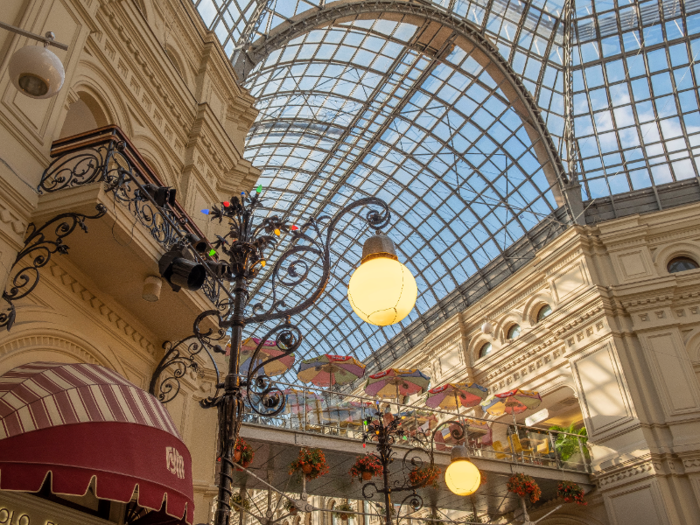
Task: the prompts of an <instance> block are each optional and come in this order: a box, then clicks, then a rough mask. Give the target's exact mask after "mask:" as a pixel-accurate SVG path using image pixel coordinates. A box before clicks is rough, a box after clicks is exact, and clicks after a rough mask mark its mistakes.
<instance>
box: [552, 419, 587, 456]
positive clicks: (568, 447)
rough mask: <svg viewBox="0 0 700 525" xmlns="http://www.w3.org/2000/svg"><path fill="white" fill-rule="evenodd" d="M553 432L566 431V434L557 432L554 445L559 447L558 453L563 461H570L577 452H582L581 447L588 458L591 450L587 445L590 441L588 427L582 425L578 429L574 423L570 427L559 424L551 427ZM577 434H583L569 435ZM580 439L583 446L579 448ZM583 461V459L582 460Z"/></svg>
mask: <svg viewBox="0 0 700 525" xmlns="http://www.w3.org/2000/svg"><path fill="white" fill-rule="evenodd" d="M549 430H550V431H552V432H566V434H557V437H556V439H555V441H554V447H555V448H556V449H557V454H558V455H559V459H560V460H561V461H568V460H569V459H571V457H572V456H573V455H575V454H580V453H581V449H583V454H584V456H586V458H589V457H590V452H589V451H588V447H587V446H586V442H587V441H588V433H587V432H586V427H584V426H582V427H581V428H579V429H578V430H577V429H576V426H575V425H574V424H573V423H572V424H571V425H569V427H560V426H558V425H555V426H552V427H549ZM569 434H575V435H576V436H581V437H580V438H577V437H575V436H572V435H569ZM579 439H580V440H581V448H579V444H578V443H579ZM581 461H583V460H581Z"/></svg>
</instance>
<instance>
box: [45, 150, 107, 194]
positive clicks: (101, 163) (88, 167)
mask: <svg viewBox="0 0 700 525" xmlns="http://www.w3.org/2000/svg"><path fill="white" fill-rule="evenodd" d="M114 148H115V143H114V142H109V143H107V144H100V145H97V146H95V147H93V148H86V149H81V150H79V151H76V152H72V153H70V154H66V155H62V156H60V157H58V158H57V159H56V160H54V161H53V162H52V163H51V164H50V165H49V167H48V168H47V169H46V171H44V174H43V175H42V177H41V181H40V182H39V186H38V188H37V190H38V192H39V193H40V194H41V193H52V192H54V191H59V190H67V189H70V188H74V187H76V186H83V185H85V184H91V183H93V182H99V181H103V180H105V179H106V171H107V169H108V166H109V160H110V159H111V157H112V154H113V152H114Z"/></svg>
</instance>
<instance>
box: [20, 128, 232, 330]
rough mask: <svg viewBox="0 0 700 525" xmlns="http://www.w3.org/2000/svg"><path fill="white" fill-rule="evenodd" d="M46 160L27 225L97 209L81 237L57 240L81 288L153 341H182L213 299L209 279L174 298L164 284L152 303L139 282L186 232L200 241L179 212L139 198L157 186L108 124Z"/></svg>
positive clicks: (56, 146)
mask: <svg viewBox="0 0 700 525" xmlns="http://www.w3.org/2000/svg"><path fill="white" fill-rule="evenodd" d="M51 157H52V158H53V161H52V163H51V164H50V165H49V167H48V168H47V169H46V171H45V172H44V174H43V176H42V178H41V182H40V184H39V188H38V190H39V193H40V194H41V196H40V198H39V204H38V207H37V209H36V211H35V214H34V216H33V222H34V223H35V224H36V225H37V226H41V225H42V224H44V223H45V222H47V221H49V220H51V219H52V218H54V217H56V216H57V215H59V214H63V213H82V214H85V215H87V216H90V215H95V214H96V209H97V207H98V206H100V205H102V206H104V207H105V208H106V213H105V214H104V215H103V216H102V217H100V218H98V219H92V220H86V221H85V225H86V226H87V228H88V234H87V235H84V234H82V232H80V231H75V232H74V233H72V234H71V235H70V236H69V237H66V239H65V241H64V242H65V244H66V245H68V247H69V252H68V254H69V255H68V258H69V259H70V263H71V264H72V265H73V266H75V267H76V268H77V269H78V270H79V272H81V273H82V274H84V277H86V279H85V285H86V288H88V289H90V290H93V291H99V292H102V293H104V294H105V295H107V296H109V297H110V298H111V299H113V300H115V301H117V302H118V303H120V304H121V305H122V306H123V307H124V309H125V310H127V311H129V312H130V314H131V315H132V316H133V317H134V318H135V319H137V320H138V321H140V322H141V323H142V325H143V327H145V329H146V331H147V332H146V333H148V331H150V332H151V333H152V334H153V336H154V337H155V339H157V340H159V341H165V340H176V339H180V338H184V337H186V336H188V335H190V334H191V333H192V324H193V322H194V319H195V317H196V316H197V315H199V314H200V313H201V312H203V311H205V310H212V309H214V308H215V306H214V305H215V304H216V302H217V301H218V294H219V292H220V290H219V289H218V285H217V284H216V281H214V280H213V279H212V278H211V277H208V278H207V281H206V282H205V285H204V286H203V287H202V289H200V290H199V291H197V292H191V291H187V290H184V289H183V290H181V291H179V292H178V293H176V292H174V291H173V290H172V289H171V288H170V287H169V285H168V284H167V283H166V282H164V283H163V287H162V291H161V294H160V299H159V300H158V301H155V302H149V301H146V300H144V299H143V298H142V292H143V285H144V280H145V279H146V277H147V276H151V275H155V276H158V275H159V271H158V261H159V259H160V258H161V256H162V255H163V253H165V252H166V251H167V250H168V249H169V248H170V247H171V246H172V245H173V244H176V243H178V242H180V241H181V240H182V239H183V237H184V236H185V235H187V234H194V235H196V236H197V237H199V238H202V239H204V235H203V234H202V232H201V231H200V230H199V229H198V228H197V226H196V225H195V224H194V223H193V221H192V220H191V218H190V217H189V216H188V215H187V213H186V212H185V211H184V209H183V208H182V206H180V205H179V203H175V204H174V205H172V206H171V205H169V204H166V205H165V206H163V207H160V206H157V205H156V204H155V203H154V202H153V201H152V199H150V198H149V197H148V196H147V194H146V192H145V191H144V190H143V186H144V185H145V184H154V185H156V186H163V183H162V182H161V180H160V178H159V177H158V176H157V175H156V174H155V173H154V172H153V170H152V169H151V168H150V167H149V166H148V164H147V163H146V162H145V161H144V159H143V158H142V157H141V155H140V154H139V152H138V150H137V149H136V148H135V147H134V145H133V144H132V143H131V142H130V141H129V139H128V138H127V137H126V136H125V135H124V133H123V132H122V131H121V130H120V129H119V128H118V127H116V126H107V127H104V128H100V129H96V130H94V131H90V132H87V133H83V134H80V135H75V136H72V137H67V138H64V139H61V140H58V141H56V142H54V143H53V146H52V149H51ZM81 282H82V279H81ZM212 328H213V327H212Z"/></svg>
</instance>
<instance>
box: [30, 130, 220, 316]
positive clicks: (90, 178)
mask: <svg viewBox="0 0 700 525" xmlns="http://www.w3.org/2000/svg"><path fill="white" fill-rule="evenodd" d="M51 157H52V158H53V159H54V160H53V161H52V162H51V164H50V165H49V166H48V168H46V170H45V171H44V173H43V174H42V177H41V181H40V182H39V186H38V188H37V190H38V192H39V193H52V192H56V191H61V190H66V189H70V188H75V187H79V186H84V185H88V184H95V183H103V184H104V185H105V190H106V191H107V192H109V193H111V194H112V196H113V197H114V200H115V202H119V203H120V204H121V205H123V206H125V207H126V208H128V209H129V211H130V212H131V213H132V214H133V215H134V217H135V218H136V219H137V221H138V222H139V223H140V224H141V225H142V226H143V227H144V228H146V229H147V230H148V231H149V233H150V234H151V236H152V237H153V238H154V239H155V240H156V241H157V242H158V244H160V245H161V246H162V247H163V248H165V249H166V250H168V249H170V247H171V246H173V245H174V244H177V243H179V242H182V240H183V238H184V237H185V236H186V235H187V234H192V235H194V236H196V237H198V238H199V239H202V240H204V241H206V237H205V236H204V234H203V233H202V232H201V230H200V229H199V228H198V227H197V225H196V224H194V222H193V221H192V219H191V218H190V216H189V215H188V214H187V213H186V212H185V210H184V209H183V208H182V206H181V205H180V204H179V203H178V202H175V203H174V204H173V205H170V204H168V203H166V204H165V205H164V206H157V205H156V204H155V202H154V200H153V198H152V197H150V196H149V195H148V194H147V192H146V191H145V190H144V186H145V185H147V184H153V185H155V186H159V187H162V186H164V184H163V182H162V181H161V179H160V178H159V177H158V175H156V173H155V172H154V171H153V169H152V168H151V167H150V166H149V165H148V163H147V162H146V161H145V160H144V159H143V157H142V156H141V154H140V153H139V152H138V150H137V149H136V147H135V146H134V145H133V144H132V143H131V141H130V140H129V139H128V138H127V137H126V135H125V134H124V132H123V131H122V130H121V129H120V128H119V127H118V126H105V127H103V128H98V129H95V130H92V131H88V132H85V133H81V134H78V135H74V136H71V137H66V138H63V139H59V140H57V141H55V142H54V143H53V144H52V146H51ZM202 291H203V293H204V295H206V296H207V298H208V299H209V300H210V301H211V302H212V303H214V304H217V303H218V300H219V293H220V290H219V284H218V283H217V282H216V280H215V279H213V278H212V276H211V275H209V274H207V279H206V281H205V283H204V286H203V287H202Z"/></svg>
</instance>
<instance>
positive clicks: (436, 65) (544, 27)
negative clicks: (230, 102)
mask: <svg viewBox="0 0 700 525" xmlns="http://www.w3.org/2000/svg"><path fill="white" fill-rule="evenodd" d="M194 3H195V5H196V6H197V9H198V11H199V13H200V15H201V16H202V19H203V20H204V22H205V23H206V24H207V25H208V26H209V27H211V28H212V29H213V30H214V31H215V33H216V35H217V36H218V38H219V40H220V41H221V43H222V44H223V46H224V48H225V50H226V52H227V53H229V54H230V55H231V56H232V57H234V56H235V55H236V52H237V51H238V50H241V49H246V50H247V49H250V48H251V47H252V48H255V49H256V51H257V52H258V55H256V57H257V58H256V57H254V58H256V60H255V62H257V63H256V65H255V67H254V69H252V71H251V72H250V74H248V76H247V78H246V86H247V87H248V88H249V89H250V90H251V93H252V94H253V95H254V96H255V97H256V98H257V99H258V103H257V107H258V109H259V110H260V115H259V117H258V120H257V121H256V124H255V125H254V127H253V129H252V130H251V132H250V134H249V137H248V141H247V148H246V157H247V158H249V159H250V160H251V161H252V162H253V164H254V165H255V166H256V167H258V168H260V169H261V170H262V178H261V184H262V185H263V186H264V187H265V188H267V191H266V193H265V197H266V198H267V204H268V205H269V206H270V208H271V209H273V210H275V212H276V213H287V214H289V217H290V218H291V219H292V220H295V221H299V220H301V218H304V217H308V216H310V215H313V214H316V213H319V212H322V211H323V212H325V213H329V214H332V213H334V212H335V211H336V210H337V209H339V208H340V207H342V206H343V205H345V204H347V203H348V202H349V201H350V200H352V199H355V198H359V197H362V196H367V195H377V196H379V197H382V198H384V199H385V200H387V202H389V204H390V206H391V208H392V210H393V212H394V217H395V220H394V221H393V222H392V226H391V229H390V230H389V231H387V233H388V234H389V235H390V236H391V237H392V238H393V240H394V241H395V242H396V243H397V246H398V248H399V250H400V252H401V253H400V258H401V259H402V260H403V261H404V262H405V263H406V264H407V266H408V267H409V268H410V269H411V271H412V272H413V273H414V275H415V276H416V278H417V281H418V287H419V300H418V303H417V305H416V310H415V311H414V313H413V314H411V316H409V318H407V319H406V320H405V321H404V322H403V323H401V325H396V326H394V327H389V328H383V329H379V328H377V327H373V326H369V325H366V324H364V323H362V322H361V321H360V320H359V318H358V317H356V316H355V315H354V314H353V313H352V311H351V309H350V306H349V304H348V303H347V300H346V285H347V282H348V281H349V276H350V274H351V272H352V270H353V269H354V268H355V267H356V265H357V263H358V261H359V257H360V251H361V243H362V241H363V240H364V239H365V238H366V235H367V234H366V232H365V231H361V230H357V229H356V228H357V226H359V225H360V222H359V221H355V222H352V223H350V224H348V225H346V226H344V228H342V231H341V233H340V234H339V236H338V239H337V240H336V242H335V244H334V255H335V260H337V261H338V264H337V266H336V269H335V271H334V275H333V279H332V280H331V283H330V285H329V293H328V294H326V296H325V297H324V299H322V301H320V302H319V304H318V305H317V306H316V307H314V308H313V309H312V310H311V311H310V312H309V313H308V315H306V316H305V317H304V318H303V320H302V321H301V325H302V326H301V328H302V330H303V331H304V333H305V334H306V337H307V339H306V341H305V344H304V348H303V349H304V351H305V352H306V353H309V354H318V353H324V352H331V353H353V354H355V355H356V356H357V357H358V358H360V359H363V360H368V359H369V358H370V357H371V356H372V355H373V353H374V352H375V351H376V350H377V349H379V348H380V347H381V346H382V345H384V344H385V343H386V341H387V340H389V339H391V337H393V336H394V335H395V334H396V333H398V332H399V331H401V330H402V329H403V327H405V326H406V325H407V324H409V323H411V322H421V321H420V320H421V315H422V314H424V313H425V312H426V311H427V310H428V309H429V308H431V307H432V306H434V305H435V304H436V303H437V301H439V300H440V299H442V298H443V297H445V296H446V295H447V294H448V293H450V292H451V291H453V290H454V289H455V288H456V287H457V286H458V285H460V284H461V283H463V282H464V281H465V280H466V279H467V278H468V277H470V276H472V275H474V274H478V273H479V272H480V271H481V270H482V269H483V268H484V266H486V265H487V264H488V263H489V262H490V261H491V260H492V259H493V258H494V257H497V256H499V255H502V254H503V253H504V250H505V249H506V248H508V247H509V246H510V245H512V244H513V243H514V242H515V241H516V240H517V239H520V238H522V237H525V238H527V232H528V231H529V230H531V228H532V227H533V226H534V225H536V224H537V223H538V222H540V221H542V220H545V221H546V220H553V219H551V218H550V217H549V215H550V213H551V212H552V211H553V210H555V209H556V208H558V207H559V206H561V205H562V204H563V200H562V197H561V188H560V187H559V184H558V181H557V179H556V170H552V169H551V166H550V170H549V171H547V169H546V159H544V158H543V155H542V148H543V147H544V146H546V144H545V143H546V141H544V140H543V138H542V134H539V135H538V134H537V133H535V132H533V127H532V125H531V124H532V123H530V125H529V124H527V122H526V121H527V115H526V114H525V112H524V111H523V110H522V108H521V107H520V106H519V102H518V100H520V99H518V97H517V96H515V95H514V90H515V91H517V89H522V88H518V87H517V85H516V84H514V83H513V82H511V81H510V80H509V78H507V77H506V78H505V79H504V77H503V74H502V68H501V69H499V68H497V67H494V66H493V64H494V63H495V62H494V60H493V59H491V61H489V59H488V57H487V59H485V58H484V56H483V49H482V50H480V49H479V48H478V47H473V48H470V46H469V45H465V44H464V41H463V40H462V41H460V40H459V32H458V31H453V30H450V31H449V32H447V33H441V32H440V31H439V29H440V27H437V28H436V25H435V24H436V23H437V22H438V21H439V20H440V19H441V18H440V17H442V18H443V19H446V17H447V18H450V19H452V20H458V21H462V22H463V21H464V20H467V21H468V22H469V24H468V27H470V28H472V29H473V30H475V32H476V33H478V35H481V36H483V37H485V38H486V39H487V40H488V41H489V42H491V43H492V44H493V46H494V47H495V48H496V49H497V52H498V53H500V55H501V57H502V58H503V59H505V62H506V63H507V64H508V65H509V66H510V68H511V70H512V73H513V77H514V78H515V79H517V80H519V82H520V83H522V86H523V87H524V89H525V90H527V91H528V92H529V93H530V94H531V95H532V99H533V100H534V101H535V104H536V109H537V110H538V111H539V113H540V114H541V116H542V119H543V122H544V123H545V125H546V130H547V131H548V132H549V134H551V137H552V139H553V146H552V147H549V150H553V154H554V155H555V156H556V155H557V153H558V155H559V157H560V158H565V156H566V151H565V148H564V145H563V141H562V140H561V137H562V135H563V130H564V113H565V110H564V106H565V103H564V92H565V87H564V75H563V57H564V50H563V48H562V45H563V42H564V24H563V20H562V10H563V2H562V1H560V0H557V1H534V2H530V3H522V2H516V1H505V0H490V1H484V0H480V1H476V2H466V1H461V0H443V1H434V2H429V1H423V2H417V1H416V2H398V1H395V2H391V1H389V0H385V1H384V2H377V1H373V2H366V3H363V2H356V3H355V4H353V6H352V7H353V9H354V11H352V13H354V15H353V16H350V14H352V13H350V11H346V12H343V13H342V15H343V16H338V18H337V19H335V20H331V21H330V22H329V21H327V20H326V21H324V22H323V26H322V27H317V24H316V25H315V24H314V21H315V20H320V19H321V16H322V15H323V14H324V13H326V12H329V11H330V10H332V9H335V8H337V5H336V3H332V2H324V1H321V0H308V1H304V0H271V1H267V2H259V1H255V0H194ZM350 3H352V2H350ZM346 4H347V3H346ZM365 4H366V5H365ZM369 4H373V5H375V7H373V8H372V7H371V6H369ZM376 4H383V5H384V6H386V8H387V10H391V9H392V8H393V9H394V12H396V11H397V8H396V6H400V7H399V8H398V9H401V8H403V9H404V11H405V12H406V15H405V16H393V17H382V18H381V19H378V15H377V14H376V9H377V7H376ZM409 8H410V9H413V11H411V12H409V11H410V9H409ZM372 9H374V13H370V11H372ZM418 10H421V12H423V13H428V14H427V15H426V16H423V17H422V18H421V17H420V16H414V15H415V13H416V12H418ZM574 10H575V11H574V28H575V31H574V32H573V46H572V48H571V53H572V64H571V66H572V69H573V85H572V86H571V88H572V90H573V108H574V113H575V120H574V129H575V137H576V145H577V147H578V150H579V156H580V159H579V163H578V165H577V168H578V171H579V175H578V177H579V180H580V182H581V187H582V190H581V191H582V194H583V195H582V197H583V199H584V200H588V199H593V198H598V197H609V196H612V197H613V204H614V196H615V195H616V194H620V193H624V192H628V191H630V190H637V189H642V188H649V187H655V186H657V185H660V184H664V183H667V182H673V181H677V180H682V179H688V178H694V177H695V178H696V177H697V176H698V167H697V165H696V160H695V158H696V156H697V155H700V153H699V151H700V150H698V149H696V147H700V145H699V144H698V143H699V142H700V113H699V112H698V91H697V87H696V86H697V82H696V78H695V75H696V69H695V60H696V58H697V55H698V54H699V53H700V38H698V39H696V38H694V35H695V34H697V33H698V32H700V1H697V0H693V1H692V2H691V1H685V2H683V1H678V0H675V1H674V0H664V1H656V0H653V1H646V2H619V3H614V2H610V1H599V2H591V1H582V0H578V1H576V2H575V3H574ZM348 13H350V14H348ZM412 13H413V15H412ZM696 13H697V14H696ZM363 15H364V16H363ZM300 21H304V23H299V22H300ZM438 26H439V24H438ZM290 27H291V28H292V29H294V28H295V27H298V30H296V31H292V34H290V35H289V37H288V38H287V39H286V40H284V46H283V47H281V48H270V47H269V46H266V45H265V42H267V41H272V38H273V37H274V36H275V35H277V34H279V33H280V32H282V31H285V30H287V31H290V29H289V28H290ZM467 40H469V39H467ZM553 173H554V175H553ZM259 291H260V293H261V294H262V295H263V296H264V294H265V292H266V291H267V284H266V283H263V284H262V286H261V289H260V290H259ZM300 292H301V293H302V294H303V290H293V291H291V292H290V293H291V294H292V296H290V298H289V302H294V299H293V296H294V295H295V294H298V293H300Z"/></svg>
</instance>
